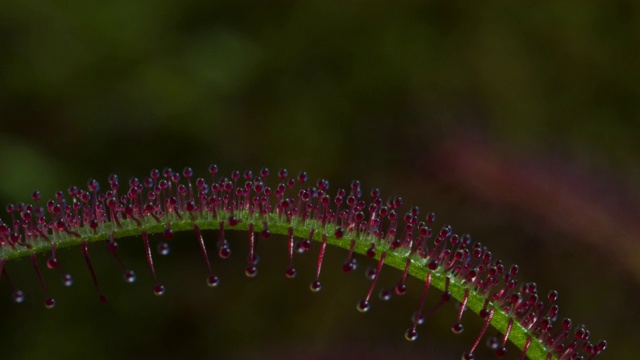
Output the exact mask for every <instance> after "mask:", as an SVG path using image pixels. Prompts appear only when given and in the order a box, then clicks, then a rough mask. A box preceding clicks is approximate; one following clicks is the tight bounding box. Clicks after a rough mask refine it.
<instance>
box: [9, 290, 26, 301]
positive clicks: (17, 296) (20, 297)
mask: <svg viewBox="0 0 640 360" xmlns="http://www.w3.org/2000/svg"><path fill="white" fill-rule="evenodd" d="M11 297H12V298H13V301H15V302H16V303H18V304H20V303H22V302H24V293H23V292H22V290H15V291H14V292H13V293H12V294H11Z"/></svg>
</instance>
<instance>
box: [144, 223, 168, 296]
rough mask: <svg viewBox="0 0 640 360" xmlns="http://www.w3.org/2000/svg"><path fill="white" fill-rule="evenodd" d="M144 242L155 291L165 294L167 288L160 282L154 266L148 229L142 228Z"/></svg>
mask: <svg viewBox="0 0 640 360" xmlns="http://www.w3.org/2000/svg"><path fill="white" fill-rule="evenodd" d="M141 235H142V242H143V244H144V250H145V256H146V257H147V265H148V266H149V270H150V271H151V277H152V278H153V282H154V285H153V293H154V294H156V295H158V296H160V295H164V293H165V288H164V285H162V284H160V283H158V278H157V277H156V270H155V269H154V267H153V256H152V255H151V247H150V246H149V236H148V235H147V231H146V230H142V234H141Z"/></svg>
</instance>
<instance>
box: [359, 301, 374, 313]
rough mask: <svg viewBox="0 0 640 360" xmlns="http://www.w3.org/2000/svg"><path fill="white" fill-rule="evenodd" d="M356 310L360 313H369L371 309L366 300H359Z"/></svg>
mask: <svg viewBox="0 0 640 360" xmlns="http://www.w3.org/2000/svg"><path fill="white" fill-rule="evenodd" d="M356 309H358V311H360V312H361V313H365V312H367V311H369V309H371V305H370V304H369V302H368V301H367V300H361V301H359V302H358V304H357V305H356Z"/></svg>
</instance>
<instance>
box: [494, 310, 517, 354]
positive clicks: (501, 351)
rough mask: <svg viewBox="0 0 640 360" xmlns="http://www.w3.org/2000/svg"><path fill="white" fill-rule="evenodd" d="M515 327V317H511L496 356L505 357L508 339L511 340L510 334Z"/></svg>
mask: <svg viewBox="0 0 640 360" xmlns="http://www.w3.org/2000/svg"><path fill="white" fill-rule="evenodd" d="M512 327H513V318H511V317H510V318H509V321H508V322H507V328H506V329H505V331H504V335H503V337H502V342H501V343H500V347H498V348H497V349H496V357H498V358H499V359H500V358H503V357H504V356H505V355H506V354H507V347H506V346H507V340H509V334H511V328H512Z"/></svg>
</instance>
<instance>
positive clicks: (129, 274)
mask: <svg viewBox="0 0 640 360" xmlns="http://www.w3.org/2000/svg"><path fill="white" fill-rule="evenodd" d="M123 277H124V281H126V282H128V283H133V282H135V281H136V273H135V272H133V270H127V271H125V272H124V275H123Z"/></svg>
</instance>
